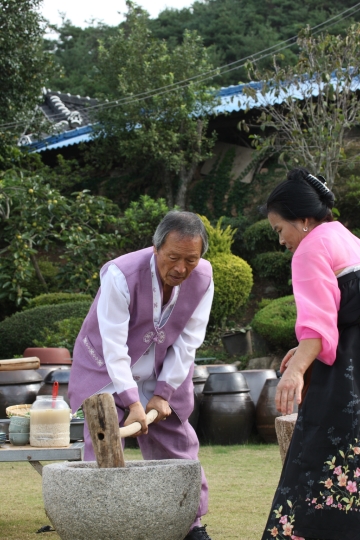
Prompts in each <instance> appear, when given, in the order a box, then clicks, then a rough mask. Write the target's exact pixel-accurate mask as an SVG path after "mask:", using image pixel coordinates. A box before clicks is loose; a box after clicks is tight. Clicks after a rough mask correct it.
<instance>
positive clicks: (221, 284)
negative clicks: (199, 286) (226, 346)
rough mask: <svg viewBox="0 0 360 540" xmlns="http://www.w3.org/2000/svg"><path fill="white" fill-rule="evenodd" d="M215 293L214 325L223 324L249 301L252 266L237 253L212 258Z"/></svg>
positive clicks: (211, 319)
mask: <svg viewBox="0 0 360 540" xmlns="http://www.w3.org/2000/svg"><path fill="white" fill-rule="evenodd" d="M210 262H211V264H212V268H213V275H214V285H215V294H214V301H213V305H212V309H211V314H210V321H211V323H212V324H213V325H223V324H224V322H225V320H226V319H227V317H229V316H230V315H233V314H234V313H235V312H236V311H237V309H238V308H240V307H241V306H243V305H244V304H245V302H246V301H247V299H248V297H249V294H250V291H251V288H252V286H253V276H252V270H251V267H250V266H249V265H248V263H247V262H246V261H244V260H243V259H240V257H237V256H236V255H232V254H221V255H218V256H215V257H214V258H211V259H210Z"/></svg>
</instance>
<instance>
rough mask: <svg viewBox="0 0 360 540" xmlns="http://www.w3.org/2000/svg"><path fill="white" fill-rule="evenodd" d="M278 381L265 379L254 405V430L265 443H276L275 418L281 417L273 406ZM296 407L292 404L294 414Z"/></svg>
mask: <svg viewBox="0 0 360 540" xmlns="http://www.w3.org/2000/svg"><path fill="white" fill-rule="evenodd" d="M279 380H280V379H267V381H265V384H264V386H263V389H262V391H261V394H260V396H259V400H258V402H257V405H256V416H255V423H256V429H257V431H258V433H259V435H261V437H262V438H263V439H264V441H265V442H267V443H277V436H276V430H275V418H277V417H278V416H281V413H280V412H278V410H277V409H276V406H275V394H276V388H277V385H278V384H279ZM297 410H298V406H297V405H296V404H294V411H293V412H294V413H295V412H297Z"/></svg>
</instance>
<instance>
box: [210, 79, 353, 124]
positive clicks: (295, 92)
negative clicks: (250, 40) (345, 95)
mask: <svg viewBox="0 0 360 540" xmlns="http://www.w3.org/2000/svg"><path fill="white" fill-rule="evenodd" d="M329 83H332V84H333V86H334V88H336V87H337V86H338V84H341V83H340V82H339V78H338V77H337V76H336V73H332V74H331V78H330V81H329V82H328V83H326V84H329ZM322 85H323V83H322V84H321V85H319V84H318V82H317V81H315V80H314V79H309V78H306V77H304V78H303V80H302V81H297V82H296V83H286V82H284V84H283V85H282V86H281V88H280V87H279V86H276V87H272V86H271V84H268V85H267V86H265V83H263V82H250V83H247V84H239V85H237V86H228V87H227V88H222V89H221V90H220V91H219V95H220V98H221V103H220V104H219V105H218V106H217V107H216V109H215V113H216V114H224V113H231V112H234V111H240V110H243V111H245V110H251V109H256V108H259V107H261V106H265V105H276V104H277V105H280V104H281V103H283V102H284V101H285V100H286V99H288V98H292V99H299V100H302V99H305V98H307V97H310V96H314V97H316V96H318V95H319V91H320V90H321V87H322ZM246 88H250V89H252V90H254V91H255V96H254V97H249V96H248V95H246V93H245V92H244V90H245V89H246ZM350 90H352V91H353V92H355V91H357V90H360V77H359V76H358V75H356V76H354V78H353V80H352V83H351V85H350Z"/></svg>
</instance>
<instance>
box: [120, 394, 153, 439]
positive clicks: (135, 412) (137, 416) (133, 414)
mask: <svg viewBox="0 0 360 540" xmlns="http://www.w3.org/2000/svg"><path fill="white" fill-rule="evenodd" d="M129 410H130V412H129V416H128V417H127V419H126V420H125V422H124V426H128V425H130V424H132V423H133V422H140V424H141V430H140V431H138V432H137V433H135V435H132V437H138V436H139V435H146V434H147V432H148V425H147V419H146V414H145V411H144V407H143V406H142V405H141V403H140V401H135V403H132V404H131V405H129Z"/></svg>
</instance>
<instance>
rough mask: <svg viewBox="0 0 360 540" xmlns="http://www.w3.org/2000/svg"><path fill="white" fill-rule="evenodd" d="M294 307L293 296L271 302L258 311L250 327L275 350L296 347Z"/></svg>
mask: <svg viewBox="0 0 360 540" xmlns="http://www.w3.org/2000/svg"><path fill="white" fill-rule="evenodd" d="M295 322H296V305H295V300H294V296H293V295H290V296H283V297H282V298H277V299H276V300H273V301H272V302H271V303H270V304H269V305H267V306H266V307H264V308H263V309H261V310H260V311H258V312H257V313H256V315H255V317H254V318H253V320H252V322H251V327H252V328H253V329H254V330H255V332H257V333H258V334H260V336H262V337H263V338H264V339H265V340H266V341H267V343H268V344H269V345H270V346H271V347H272V348H273V349H275V350H278V349H281V350H284V349H286V350H288V349H291V348H292V347H296V346H297V344H298V343H297V340H296V336H295Z"/></svg>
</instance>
